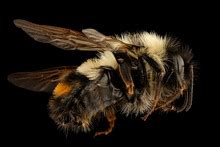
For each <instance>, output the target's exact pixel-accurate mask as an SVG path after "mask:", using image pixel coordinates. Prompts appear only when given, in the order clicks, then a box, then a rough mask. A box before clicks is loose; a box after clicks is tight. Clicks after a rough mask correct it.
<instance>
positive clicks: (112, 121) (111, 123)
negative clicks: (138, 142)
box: [94, 112, 116, 137]
mask: <svg viewBox="0 0 220 147" xmlns="http://www.w3.org/2000/svg"><path fill="white" fill-rule="evenodd" d="M106 118H107V121H108V123H109V127H108V128H107V129H106V130H104V131H100V132H96V133H95V135H94V137H96V136H100V135H108V134H109V133H111V132H112V129H113V128H114V126H115V120H116V116H115V113H114V112H113V113H112V112H110V113H108V112H107V113H106Z"/></svg>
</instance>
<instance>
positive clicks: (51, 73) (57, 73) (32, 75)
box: [8, 67, 75, 93]
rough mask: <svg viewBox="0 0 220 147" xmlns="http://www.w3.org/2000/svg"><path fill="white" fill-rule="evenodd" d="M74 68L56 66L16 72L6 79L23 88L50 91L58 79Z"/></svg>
mask: <svg viewBox="0 0 220 147" xmlns="http://www.w3.org/2000/svg"><path fill="white" fill-rule="evenodd" d="M74 70H75V69H74V67H57V68H50V69H45V70H41V71H36V72H18V73H12V74H10V75H9V76H8V80H9V81H10V82H11V83H13V84H14V85H15V86H18V87H21V88H24V89H28V90H31V91H37V92H49V93H50V92H52V91H53V89H54V88H55V86H56V85H57V83H58V82H59V81H61V80H62V79H64V78H65V77H66V76H67V75H68V74H69V73H71V72H74Z"/></svg>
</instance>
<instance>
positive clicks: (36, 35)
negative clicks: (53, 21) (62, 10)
mask: <svg viewBox="0 0 220 147" xmlns="http://www.w3.org/2000/svg"><path fill="white" fill-rule="evenodd" d="M14 24H15V25H16V26H17V27H18V28H21V29H22V30H23V31H25V32H26V33H27V34H28V35H29V36H30V37H32V38H33V39H34V40H36V41H39V42H42V43H50V44H52V45H54V46H56V47H58V48H61V49H65V50H76V49H78V50H82V51H103V50H109V48H106V47H105V46H103V45H101V44H98V43H96V42H95V41H93V40H91V39H89V38H88V37H87V36H86V35H85V34H83V33H82V32H78V31H74V30H70V29H65V28H61V27H55V26H48V25H39V24H35V23H32V22H29V21H26V20H21V19H16V20H14Z"/></svg>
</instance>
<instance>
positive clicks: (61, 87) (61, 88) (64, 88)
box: [53, 83, 72, 97]
mask: <svg viewBox="0 0 220 147" xmlns="http://www.w3.org/2000/svg"><path fill="white" fill-rule="evenodd" d="M71 90H72V86H70V85H68V84H66V83H59V84H57V86H56V88H55V89H54V91H53V94H54V96H56V97H58V96H61V95H65V94H68V93H69V92H70V91H71Z"/></svg>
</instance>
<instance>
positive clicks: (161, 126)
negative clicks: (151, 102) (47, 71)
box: [0, 2, 217, 146]
mask: <svg viewBox="0 0 220 147" xmlns="http://www.w3.org/2000/svg"><path fill="white" fill-rule="evenodd" d="M102 3H105V2H102ZM57 4H58V5H57V6H56V7H54V6H52V5H51V6H46V5H45V6H44V4H43V3H40V2H39V3H34V2H33V3H31V2H30V3H29V5H27V6H25V5H22V4H20V5H18V4H15V3H13V2H12V3H8V4H6V5H2V6H3V7H4V6H5V7H4V8H6V9H5V10H4V11H2V12H1V14H2V18H1V37H2V39H1V44H2V45H3V46H2V47H1V50H0V53H1V54H0V56H1V59H0V60H1V62H0V64H1V65H0V67H1V70H0V71H1V72H0V74H1V77H0V78H1V87H0V88H1V93H2V96H1V123H2V125H1V127H2V131H1V133H2V135H3V136H4V137H3V138H1V140H3V141H4V142H5V143H6V144H7V146H8V145H10V144H12V143H16V144H17V145H32V144H38V145H51V146H52V145H62V146H74V145H75V146H79V145H100V146H101V145H117V144H121V145H127V144H130V145H132V144H134V145H141V144H144V145H146V146H148V144H151V145H159V144H160V145H170V146H176V145H178V144H181V145H187V144H190V143H191V142H192V141H194V142H200V143H203V142H204V143H205V142H206V143H209V144H212V143H213V141H212V140H209V139H207V136H212V135H213V134H214V133H212V132H213V131H216V130H217V128H216V129H214V128H213V127H212V126H213V125H214V124H215V123H216V124H217V121H216V120H215V119H216V117H217V115H215V114H214V112H216V111H215V109H217V108H216V107H212V104H213V103H215V100H214V98H216V97H213V96H211V95H210V93H208V92H207V89H208V88H207V87H205V86H207V85H208V84H207V83H206V82H207V81H209V79H207V76H206V73H207V72H208V71H207V69H208V68H207V69H205V65H209V63H210V62H209V57H210V56H209V53H208V52H207V50H210V49H211V46H210V44H209V43H208V40H209V39H210V38H209V37H210V36H211V35H210V34H209V33H210V32H212V30H213V27H214V26H212V21H211V18H210V16H213V15H212V14H208V13H207V11H206V9H204V8H207V7H209V5H200V4H199V5H196V6H194V5H193V4H191V3H184V4H183V3H174V5H169V7H168V6H167V5H164V4H162V3H161V4H147V5H146V4H140V3H136V4H131V6H130V7H128V6H125V5H118V4H116V3H109V4H108V3H107V2H106V4H103V6H98V5H96V7H95V6H92V5H91V4H87V3H86V2H85V3H81V4H74V5H73V4H71V3H63V4H62V3H61V4H60V3H57ZM86 6H90V8H86ZM107 6H108V7H107ZM203 6H205V7H203ZM17 18H20V19H26V20H29V21H32V22H35V23H39V24H47V25H54V26H60V27H66V28H70V29H75V30H78V31H80V30H81V29H84V28H95V29H97V30H99V31H100V32H102V33H104V34H106V35H113V34H118V33H122V32H125V31H129V32H136V31H143V30H146V31H155V32H157V33H159V34H162V35H164V34H166V33H168V34H170V35H172V36H176V37H178V38H179V39H181V40H182V42H184V43H186V44H188V45H189V46H190V47H191V48H192V50H193V53H194V60H195V62H196V63H197V64H198V65H199V68H197V71H196V81H195V92H194V101H193V106H192V108H191V109H190V111H189V112H187V113H184V112H183V113H179V114H176V113H168V114H163V113H155V114H153V115H152V116H151V117H150V118H149V119H148V120H147V121H146V122H143V121H142V120H141V119H140V118H135V117H128V118H126V117H125V116H121V115H118V120H117V123H116V126H115V128H114V130H113V132H112V133H111V134H110V135H108V136H100V137H97V138H93V136H92V135H93V134H92V133H91V134H74V133H69V134H68V136H66V135H65V134H64V133H63V132H62V131H60V130H59V129H57V127H56V125H55V124H54V123H53V121H52V120H51V119H50V118H49V116H48V110H47V103H48V99H49V97H50V95H49V94H45V93H35V92H31V91H27V90H24V89H20V88H17V87H15V86H13V85H12V84H10V83H8V82H7V75H8V74H10V73H13V72H18V71H33V70H38V69H43V68H49V67H55V66H63V65H70V66H71V65H80V63H82V62H83V61H85V60H86V59H88V58H90V57H94V56H95V53H88V52H78V51H76V52H72V51H64V50H61V49H58V48H56V47H53V46H51V45H48V44H41V43H38V42H36V41H34V40H33V39H31V38H30V37H28V36H27V35H26V34H25V33H24V32H23V31H21V30H20V29H18V28H16V27H15V26H14V24H13V20H14V19H17ZM207 36H209V37H207ZM204 57H205V58H204ZM213 78H214V77H213ZM213 78H212V77H211V79H213ZM207 110H208V111H207Z"/></svg>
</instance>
